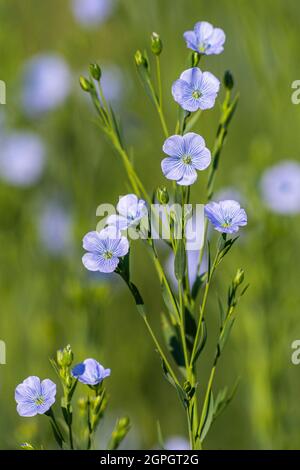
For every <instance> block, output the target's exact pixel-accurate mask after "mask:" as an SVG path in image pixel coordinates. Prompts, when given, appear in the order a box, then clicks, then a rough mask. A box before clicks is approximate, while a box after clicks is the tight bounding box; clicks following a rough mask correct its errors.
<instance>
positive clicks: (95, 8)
mask: <svg viewBox="0 0 300 470" xmlns="http://www.w3.org/2000/svg"><path fill="white" fill-rule="evenodd" d="M114 7H115V0H71V8H72V12H73V15H74V17H75V19H76V21H77V22H78V23H79V24H80V25H81V26H84V27H86V28H93V27H96V26H98V25H99V24H101V23H104V22H105V21H106V20H107V19H108V18H109V17H110V15H111V14H112V12H113V10H114Z"/></svg>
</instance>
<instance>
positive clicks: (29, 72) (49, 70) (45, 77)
mask: <svg viewBox="0 0 300 470" xmlns="http://www.w3.org/2000/svg"><path fill="white" fill-rule="evenodd" d="M70 89H71V73H70V70H69V66H68V64H67V63H66V62H65V60H64V59H63V57H61V56H60V55H57V54H52V53H49V54H40V55H37V56H34V57H32V58H31V59H30V60H29V61H28V62H26V64H25V67H24V74H23V89H22V104H23V109H24V112H25V113H26V114H27V115H28V116H30V117H36V116H39V115H41V114H43V113H45V112H47V111H50V110H53V109H55V108H57V107H58V106H59V105H60V104H62V103H63V102H64V100H65V99H66V98H67V96H68V94H69V92H70Z"/></svg>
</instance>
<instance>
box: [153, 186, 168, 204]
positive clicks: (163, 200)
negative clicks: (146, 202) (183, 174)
mask: <svg viewBox="0 0 300 470" xmlns="http://www.w3.org/2000/svg"><path fill="white" fill-rule="evenodd" d="M156 196H157V200H158V202H159V203H160V204H168V202H169V193H168V190H167V188H166V187H165V186H159V187H158V188H157V191H156Z"/></svg>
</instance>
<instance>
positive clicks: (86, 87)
mask: <svg viewBox="0 0 300 470" xmlns="http://www.w3.org/2000/svg"><path fill="white" fill-rule="evenodd" d="M79 84H80V86H81V88H82V90H83V91H86V92H88V93H89V92H90V91H91V89H92V88H93V85H92V84H91V82H90V81H89V80H88V79H87V78H85V77H82V76H81V77H79Z"/></svg>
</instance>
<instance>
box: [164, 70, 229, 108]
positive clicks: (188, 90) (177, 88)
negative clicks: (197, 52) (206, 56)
mask: <svg viewBox="0 0 300 470" xmlns="http://www.w3.org/2000/svg"><path fill="white" fill-rule="evenodd" d="M219 89H220V81H219V80H218V79H217V78H216V77H215V76H214V75H213V74H212V73H210V72H201V70H200V69H199V68H198V67H192V68H191V69H188V70H185V71H184V72H183V73H182V74H181V75H180V78H179V79H178V80H176V81H175V82H174V83H173V85H172V94H173V98H174V100H175V101H176V102H177V103H178V104H179V105H180V106H181V107H182V108H183V109H185V110H186V111H191V112H193V111H197V110H198V109H202V110H205V109H210V108H212V107H213V106H214V104H215V100H216V97H217V94H218V92H219Z"/></svg>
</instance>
